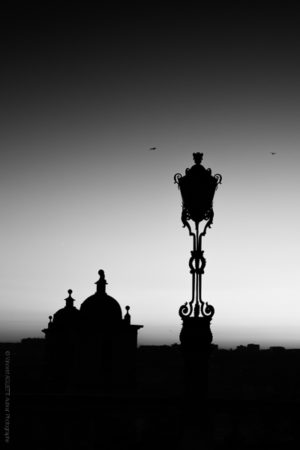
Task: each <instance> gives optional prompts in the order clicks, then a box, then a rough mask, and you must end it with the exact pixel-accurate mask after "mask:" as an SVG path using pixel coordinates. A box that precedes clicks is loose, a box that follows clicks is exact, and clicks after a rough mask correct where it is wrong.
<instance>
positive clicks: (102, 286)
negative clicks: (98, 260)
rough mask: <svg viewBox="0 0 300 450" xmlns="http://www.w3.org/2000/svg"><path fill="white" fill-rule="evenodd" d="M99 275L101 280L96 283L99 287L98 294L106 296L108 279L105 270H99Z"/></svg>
mask: <svg viewBox="0 0 300 450" xmlns="http://www.w3.org/2000/svg"><path fill="white" fill-rule="evenodd" d="M98 274H99V277H100V278H99V280H98V281H96V283H95V284H96V285H97V292H98V293H100V294H105V291H106V285H107V281H106V279H105V273H104V270H102V269H101V270H99V271H98Z"/></svg>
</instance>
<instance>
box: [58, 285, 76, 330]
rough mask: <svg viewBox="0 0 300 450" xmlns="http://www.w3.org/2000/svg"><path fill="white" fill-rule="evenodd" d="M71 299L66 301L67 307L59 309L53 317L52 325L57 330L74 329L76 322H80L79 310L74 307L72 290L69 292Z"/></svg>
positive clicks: (68, 298)
mask: <svg viewBox="0 0 300 450" xmlns="http://www.w3.org/2000/svg"><path fill="white" fill-rule="evenodd" d="M68 294H69V297H67V298H66V299H65V301H66V305H65V307H64V308H61V309H59V310H58V311H56V313H54V315H53V321H52V324H53V326H55V327H56V328H68V327H72V326H73V325H74V323H75V322H76V321H78V320H79V310H78V309H77V308H76V307H75V306H74V305H73V302H74V299H73V298H72V296H71V294H72V290H71V289H69V290H68Z"/></svg>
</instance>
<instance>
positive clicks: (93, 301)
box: [80, 270, 122, 328]
mask: <svg viewBox="0 0 300 450" xmlns="http://www.w3.org/2000/svg"><path fill="white" fill-rule="evenodd" d="M98 273H99V275H100V278H99V280H98V281H97V282H96V285H97V291H96V292H95V294H93V295H91V296H90V297H88V298H87V299H86V300H85V301H84V302H83V303H82V304H81V307H80V313H81V314H82V316H83V317H84V319H85V321H86V323H95V322H97V323H99V326H100V325H101V328H103V327H105V328H106V327H110V326H112V325H118V324H120V322H121V321H122V309H121V306H120V305H119V303H118V302H117V300H116V299H114V298H113V297H111V296H110V295H107V293H106V291H105V286H106V284H107V282H106V280H105V275H104V271H103V270H99V272H98Z"/></svg>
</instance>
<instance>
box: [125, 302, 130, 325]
mask: <svg viewBox="0 0 300 450" xmlns="http://www.w3.org/2000/svg"><path fill="white" fill-rule="evenodd" d="M125 309H126V314H125V316H124V321H125V323H126V324H127V325H130V321H131V316H130V314H129V310H130V306H128V305H127V306H125Z"/></svg>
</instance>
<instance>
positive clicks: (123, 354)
mask: <svg viewBox="0 0 300 450" xmlns="http://www.w3.org/2000/svg"><path fill="white" fill-rule="evenodd" d="M98 273H99V276H100V278H99V280H98V281H97V282H96V283H95V284H96V286H97V288H96V292H95V293H94V294H93V295H91V296H90V297H88V298H87V299H86V300H84V301H83V303H82V304H81V306H80V309H77V308H76V307H75V306H74V301H75V300H74V298H73V297H72V290H71V289H70V290H69V291H68V294H69V296H68V297H67V298H66V299H65V302H66V304H65V307H64V308H61V309H59V310H58V311H57V312H56V313H55V314H54V315H53V316H49V323H48V327H47V328H46V329H44V330H42V331H43V332H44V333H45V340H46V364H45V377H44V378H45V381H46V385H47V388H49V389H50V390H52V391H69V392H72V391H80V392H99V393H103V392H109V391H111V390H116V389H127V388H130V387H132V386H134V384H135V378H136V377H135V358H136V350H137V339H138V330H139V329H140V328H142V325H132V324H131V316H130V314H129V310H130V307H129V306H126V308H125V309H126V313H125V315H124V317H123V314H122V309H121V306H120V304H119V303H118V302H117V300H116V299H114V298H113V297H111V296H110V295H108V294H107V293H106V285H107V281H106V279H105V274H104V271H103V270H99V272H98Z"/></svg>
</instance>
